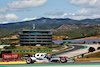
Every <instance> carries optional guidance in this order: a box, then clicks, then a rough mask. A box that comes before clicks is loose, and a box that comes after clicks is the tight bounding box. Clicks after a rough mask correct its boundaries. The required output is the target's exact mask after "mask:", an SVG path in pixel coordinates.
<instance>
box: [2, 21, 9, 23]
mask: <svg viewBox="0 0 100 67" xmlns="http://www.w3.org/2000/svg"><path fill="white" fill-rule="evenodd" d="M7 23H10V22H8V21H3V22H2V24H7Z"/></svg>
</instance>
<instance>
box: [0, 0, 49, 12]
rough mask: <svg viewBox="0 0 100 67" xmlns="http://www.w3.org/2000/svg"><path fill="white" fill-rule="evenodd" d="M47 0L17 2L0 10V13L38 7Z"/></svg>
mask: <svg viewBox="0 0 100 67" xmlns="http://www.w3.org/2000/svg"><path fill="white" fill-rule="evenodd" d="M46 2H47V0H18V1H13V2H11V3H8V4H7V6H6V7H3V8H1V9H0V12H6V11H16V10H22V9H25V8H33V7H39V6H43V5H44V4H46Z"/></svg>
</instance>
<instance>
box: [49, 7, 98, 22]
mask: <svg viewBox="0 0 100 67" xmlns="http://www.w3.org/2000/svg"><path fill="white" fill-rule="evenodd" d="M50 18H71V19H75V20H82V19H87V18H88V19H95V18H100V9H95V10H94V9H80V10H77V11H76V12H75V13H63V14H61V15H50Z"/></svg>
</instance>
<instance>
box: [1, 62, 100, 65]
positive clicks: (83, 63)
mask: <svg viewBox="0 0 100 67" xmlns="http://www.w3.org/2000/svg"><path fill="white" fill-rule="evenodd" d="M85 64H100V62H74V63H71V62H68V63H56V62H52V63H31V64H6V65H4V64H2V65H0V66H8V65H10V66H12V65H25V66H28V65H32V66H34V65H35V66H36V65H37V66H41V65H48V66H49V65H58V66H59V65H85Z"/></svg>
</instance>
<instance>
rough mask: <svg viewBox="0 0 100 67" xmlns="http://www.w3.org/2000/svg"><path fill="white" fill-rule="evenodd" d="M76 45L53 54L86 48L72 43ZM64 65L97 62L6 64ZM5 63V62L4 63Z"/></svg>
mask: <svg viewBox="0 0 100 67" xmlns="http://www.w3.org/2000/svg"><path fill="white" fill-rule="evenodd" d="M72 46H74V48H73V49H71V50H66V51H62V52H58V53H55V54H52V55H60V54H63V53H67V52H71V51H75V50H79V49H82V48H84V46H80V45H72ZM62 64H63V65H64V64H97V63H93V62H75V63H69V62H68V63H54V62H50V63H32V64H6V65H62ZM2 65H4V64H2Z"/></svg>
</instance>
